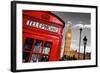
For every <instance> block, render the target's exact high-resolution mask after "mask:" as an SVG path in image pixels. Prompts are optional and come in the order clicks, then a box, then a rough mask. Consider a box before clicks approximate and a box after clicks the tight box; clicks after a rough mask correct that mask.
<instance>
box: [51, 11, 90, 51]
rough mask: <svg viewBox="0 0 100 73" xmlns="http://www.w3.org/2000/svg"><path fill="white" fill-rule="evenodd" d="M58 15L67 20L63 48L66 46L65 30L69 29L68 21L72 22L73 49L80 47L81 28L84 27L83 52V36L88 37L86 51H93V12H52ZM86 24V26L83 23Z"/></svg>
mask: <svg viewBox="0 0 100 73" xmlns="http://www.w3.org/2000/svg"><path fill="white" fill-rule="evenodd" d="M52 13H54V14H55V15H57V16H58V17H60V18H61V19H62V20H63V21H64V22H65V28H64V30H63V43H62V48H64V40H65V32H66V31H67V27H68V25H67V23H68V21H71V22H72V39H71V49H72V50H77V51H78V49H79V34H80V31H79V28H80V27H82V28H83V31H82V39H81V50H80V51H81V52H83V51H84V49H83V48H84V47H83V37H84V36H86V37H87V39H88V40H87V47H86V52H91V48H90V47H91V36H90V35H91V14H90V13H74V12H73V13H72V12H52ZM82 24H84V26H83V25H82Z"/></svg>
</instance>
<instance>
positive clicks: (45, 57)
mask: <svg viewBox="0 0 100 73" xmlns="http://www.w3.org/2000/svg"><path fill="white" fill-rule="evenodd" d="M41 61H42V62H47V61H49V57H48V56H42V58H41Z"/></svg>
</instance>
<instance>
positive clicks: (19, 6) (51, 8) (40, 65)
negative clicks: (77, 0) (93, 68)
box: [16, 3, 96, 70]
mask: <svg viewBox="0 0 100 73" xmlns="http://www.w3.org/2000/svg"><path fill="white" fill-rule="evenodd" d="M22 10H41V11H42V10H43V11H58V12H79V13H80V12H81V13H91V27H92V28H91V48H93V49H92V50H91V60H76V61H55V62H40V63H22ZM16 37H17V38H16V70H28V69H44V68H57V67H58V68H59V67H78V66H79V67H80V66H90V65H96V8H92V7H86V6H83V7H81V6H73V5H72V6H67V5H66V6H60V5H43V4H34V3H33V4H28V3H26V4H24V3H22V4H21V3H18V4H16ZM58 62H59V63H58Z"/></svg>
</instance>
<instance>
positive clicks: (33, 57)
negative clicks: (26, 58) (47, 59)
mask: <svg viewBox="0 0 100 73" xmlns="http://www.w3.org/2000/svg"><path fill="white" fill-rule="evenodd" d="M37 57H38V55H37V54H33V55H32V62H36V61H37Z"/></svg>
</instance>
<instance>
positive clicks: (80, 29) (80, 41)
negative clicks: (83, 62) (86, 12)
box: [78, 28, 83, 59]
mask: <svg viewBox="0 0 100 73" xmlns="http://www.w3.org/2000/svg"><path fill="white" fill-rule="evenodd" d="M82 30H83V29H82V28H80V36H79V54H78V58H79V59H80V45H81V33H82Z"/></svg>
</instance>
